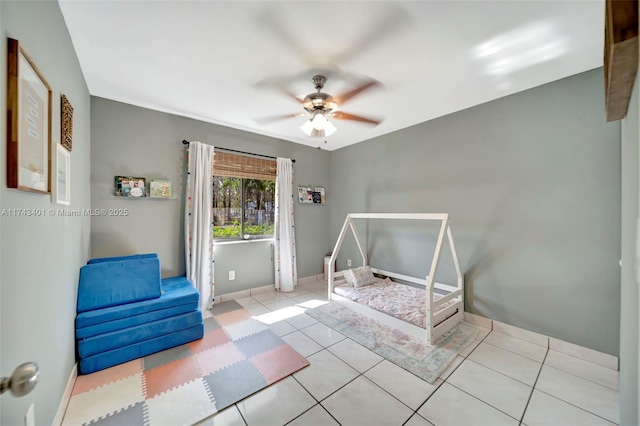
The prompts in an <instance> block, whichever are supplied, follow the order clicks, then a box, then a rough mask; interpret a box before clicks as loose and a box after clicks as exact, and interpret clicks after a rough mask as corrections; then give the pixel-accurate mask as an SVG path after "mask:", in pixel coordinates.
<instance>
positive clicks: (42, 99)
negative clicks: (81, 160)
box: [7, 38, 51, 194]
mask: <svg viewBox="0 0 640 426" xmlns="http://www.w3.org/2000/svg"><path fill="white" fill-rule="evenodd" d="M7 59H8V61H7V65H8V68H7V83H8V84H7V186H8V187H9V188H18V189H22V190H25V191H31V192H39V193H42V194H50V193H51V87H50V86H49V84H48V83H47V81H46V80H45V78H44V76H43V75H42V73H41V72H40V70H39V69H38V67H37V66H36V64H35V63H34V62H33V60H32V59H31V58H30V57H29V55H28V54H27V52H25V50H24V49H23V48H22V46H20V44H19V43H18V40H14V39H12V38H9V39H8V58H7Z"/></svg>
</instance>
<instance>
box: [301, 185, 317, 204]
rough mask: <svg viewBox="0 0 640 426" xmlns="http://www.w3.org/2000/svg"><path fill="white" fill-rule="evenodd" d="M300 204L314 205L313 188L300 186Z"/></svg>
mask: <svg viewBox="0 0 640 426" xmlns="http://www.w3.org/2000/svg"><path fill="white" fill-rule="evenodd" d="M298 202H299V203H303V204H311V203H313V191H312V190H311V187H308V186H299V187H298Z"/></svg>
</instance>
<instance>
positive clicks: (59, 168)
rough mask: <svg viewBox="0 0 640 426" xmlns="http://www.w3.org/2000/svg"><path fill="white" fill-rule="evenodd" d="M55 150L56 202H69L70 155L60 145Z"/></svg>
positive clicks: (64, 203)
mask: <svg viewBox="0 0 640 426" xmlns="http://www.w3.org/2000/svg"><path fill="white" fill-rule="evenodd" d="M57 147H58V149H57V151H56V180H55V182H56V185H55V193H56V203H58V204H63V205H67V206H68V205H69V204H71V155H69V151H67V150H66V149H65V148H64V147H63V146H62V145H57Z"/></svg>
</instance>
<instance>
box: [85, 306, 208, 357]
mask: <svg viewBox="0 0 640 426" xmlns="http://www.w3.org/2000/svg"><path fill="white" fill-rule="evenodd" d="M201 323H202V312H200V310H199V309H198V310H196V311H192V312H189V313H186V314H182V315H178V316H174V317H169V318H165V319H161V320H158V321H154V322H151V323H146V324H141V325H138V326H135V327H129V328H125V329H121V330H116V331H112V332H110V333H104V334H100V335H98V336H93V337H87V338H84V339H80V340H78V355H80V357H81V358H85V357H88V356H90V355H95V354H98V353H102V352H107V351H110V350H112V349H117V348H121V347H124V346H128V345H132V344H134V343H139V342H144V341H146V340H149V339H153V338H156V337H160V336H164V335H167V334H171V333H174V332H178V331H182V330H185V329H188V328H191V327H195V326H197V325H198V324H201Z"/></svg>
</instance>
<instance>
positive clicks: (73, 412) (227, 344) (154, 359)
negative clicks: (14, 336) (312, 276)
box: [63, 300, 309, 426]
mask: <svg viewBox="0 0 640 426" xmlns="http://www.w3.org/2000/svg"><path fill="white" fill-rule="evenodd" d="M212 312H213V317H211V318H206V319H205V320H204V326H205V334H204V337H203V338H202V339H201V340H196V341H195V342H191V343H187V344H185V345H182V346H178V347H175V348H172V349H167V350H165V351H162V352H158V353H155V354H152V355H149V356H146V357H144V358H139V359H136V360H134V361H130V362H127V363H125V364H121V365H117V366H115V367H111V368H108V369H105V370H102V371H98V372H95V373H92V374H88V375H82V376H78V378H77V380H76V383H75V386H74V388H73V392H72V396H71V399H70V401H69V405H68V406H67V411H66V413H65V417H64V420H63V425H87V424H91V425H100V426H106V425H128V426H129V425H153V426H155V425H172V426H174V425H189V424H193V423H195V422H197V421H200V420H202V419H204V418H206V417H208V416H211V415H212V414H215V413H216V412H218V411H220V410H222V409H224V408H226V407H228V406H230V405H231V404H234V403H235V402H237V401H240V400H241V399H243V398H246V397H247V396H249V395H251V394H253V393H255V392H257V391H259V390H261V389H263V388H265V387H266V386H268V385H270V384H272V383H274V382H276V381H278V380H280V379H282V378H284V377H286V376H288V375H290V374H293V373H294V372H296V371H298V370H300V369H301V368H303V367H306V366H307V365H309V361H307V360H306V359H305V358H304V357H303V356H302V355H300V354H299V353H298V352H296V351H295V350H294V349H292V348H291V346H289V345H288V344H287V343H285V342H284V341H283V340H282V339H280V338H279V337H278V336H276V335H275V334H274V333H273V332H272V331H271V330H270V329H269V328H268V327H267V326H265V325H264V324H263V323H261V322H259V321H257V320H255V319H253V318H251V313H250V312H249V311H247V310H246V309H244V308H243V307H242V306H241V305H240V304H238V303H237V302H236V301H233V300H232V301H229V302H224V303H220V304H218V305H215V306H214V308H213V311H212Z"/></svg>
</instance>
